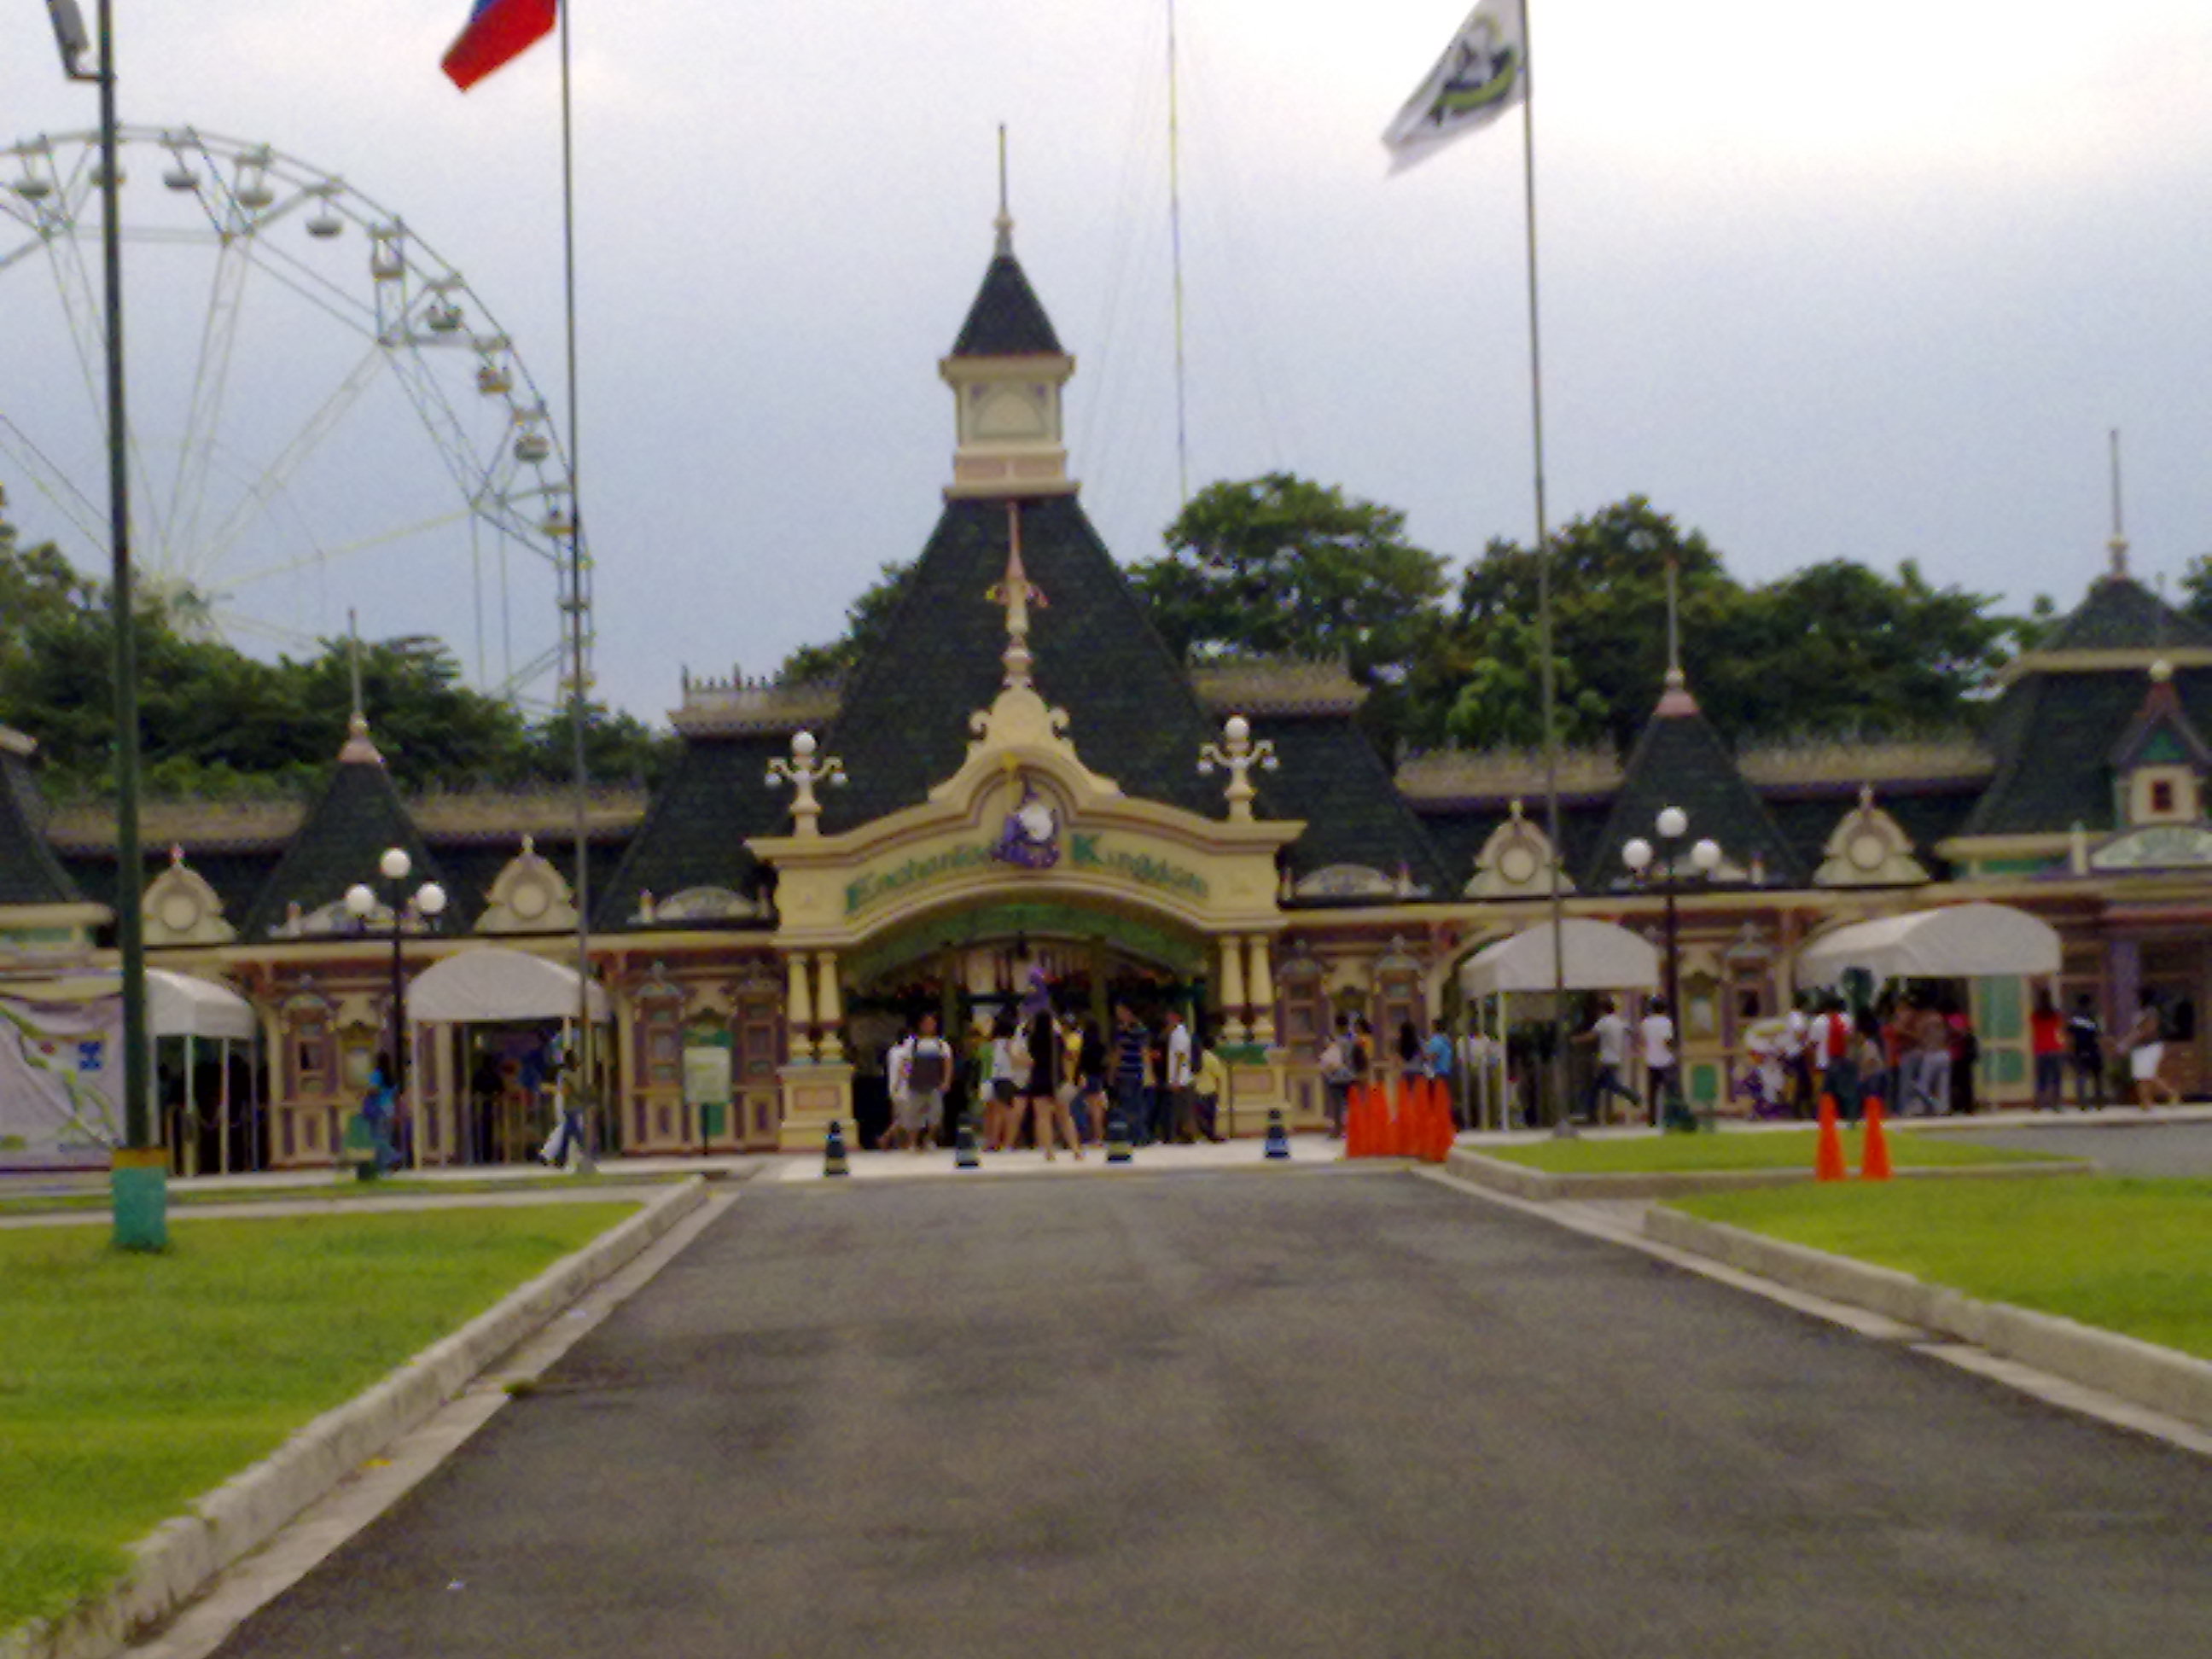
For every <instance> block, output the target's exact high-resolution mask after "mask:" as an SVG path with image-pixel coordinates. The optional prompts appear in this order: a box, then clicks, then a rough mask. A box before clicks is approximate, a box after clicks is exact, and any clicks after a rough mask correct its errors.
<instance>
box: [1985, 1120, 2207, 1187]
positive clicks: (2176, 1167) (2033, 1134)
mask: <svg viewBox="0 0 2212 1659" xmlns="http://www.w3.org/2000/svg"><path fill="white" fill-rule="evenodd" d="M1946 1133H1950V1134H1954V1135H1955V1136H1957V1137H1958V1138H1959V1139H1961V1140H1972V1141H1974V1142H1977V1143H1978V1144H1981V1145H1984V1146H2020V1147H2025V1148H2026V1149H2027V1150H2028V1151H2030V1152H2057V1153H2058V1154H2060V1155H2061V1156H2062V1157H2065V1158H2094V1159H2095V1160H2096V1161H2097V1162H2098V1163H2100V1164H2103V1165H2104V1166H2105V1168H2106V1170H2110V1171H2111V1172H2112V1174H2114V1175H2125V1176H2212V1123H2157V1122H2149V1123H2135V1122H2130V1121H2128V1119H2126V1118H2125V1117H2118V1118H2110V1119H2106V1120H2104V1121H2100V1122H2097V1123H2070V1124H2069V1122H2067V1121H2066V1119H2065V1118H2064V1117H2063V1116H2059V1117H2056V1118H2052V1119H2051V1120H2050V1121H2046V1122H2042V1123H2035V1124H2022V1125H2020V1126H2017V1127H2005V1128H2002V1129H1971V1130H1969V1129H1954V1130H1948V1131H1947V1132H1946Z"/></svg>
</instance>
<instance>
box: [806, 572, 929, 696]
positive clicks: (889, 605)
mask: <svg viewBox="0 0 2212 1659" xmlns="http://www.w3.org/2000/svg"><path fill="white" fill-rule="evenodd" d="M914 570H915V561H914V560H912V559H904V560H885V561H884V565H883V568H882V569H881V571H880V572H879V573H878V575H877V577H876V580H874V581H873V582H872V583H871V584H870V585H869V586H868V588H867V590H866V592H863V593H862V594H861V595H860V598H859V599H855V600H854V601H853V603H852V605H850V606H849V607H848V609H847V611H846V612H845V631H844V632H843V633H842V634H841V635H838V636H837V638H836V639H834V640H832V641H830V642H829V644H827V645H802V646H800V647H799V649H798V650H796V651H794V652H793V653H791V654H790V655H789V656H787V657H786V658H785V659H783V667H782V668H781V670H780V671H779V678H781V679H783V680H784V681H785V682H787V684H805V683H806V682H809V681H812V680H835V679H842V678H844V677H845V676H846V675H848V674H849V673H851V672H852V671H853V670H854V667H855V666H856V665H858V664H859V663H860V659H862V658H864V657H866V655H867V654H868V653H870V652H872V651H873V650H874V649H875V648H876V647H878V646H879V645H881V644H882V643H883V641H884V636H885V635H888V634H889V633H890V624H891V617H892V615H893V613H894V612H896V611H897V610H898V608H899V604H900V602H901V601H902V600H903V599H905V598H906V591H907V589H908V588H909V587H910V586H913V585H914Z"/></svg>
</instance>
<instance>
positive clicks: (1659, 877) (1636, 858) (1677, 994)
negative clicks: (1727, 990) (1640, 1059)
mask: <svg viewBox="0 0 2212 1659" xmlns="http://www.w3.org/2000/svg"><path fill="white" fill-rule="evenodd" d="M1652 829H1653V830H1654V831H1655V832H1656V835H1657V836H1658V838H1659V845H1658V847H1657V848H1654V847H1653V846H1652V844H1651V843H1650V842H1648V841H1646V840H1644V837H1643V836H1636V837H1634V838H1633V839H1632V840H1631V841H1630V842H1628V843H1627V844H1626V846H1624V847H1623V848H1621V849H1620V860H1621V862H1622V863H1623V864H1626V866H1628V872H1629V874H1630V875H1631V876H1632V877H1633V878H1635V880H1636V882H1637V883H1638V885H1640V886H1645V887H1652V886H1656V887H1657V888H1658V890H1659V891H1660V893H1661V895H1662V897H1663V899H1664V902H1665V906H1666V910H1665V915H1666V922H1665V927H1666V945H1667V1015H1668V1018H1669V1019H1671V1020H1672V1021H1673V1022H1674V1079H1673V1087H1672V1088H1671V1090H1670V1091H1668V1098H1667V1100H1666V1101H1665V1103H1664V1107H1663V1110H1664V1115H1663V1116H1662V1108H1661V1106H1660V1104H1659V1103H1655V1104H1654V1107H1653V1110H1652V1125H1653V1127H1658V1126H1659V1125H1660V1124H1661V1123H1662V1122H1663V1123H1664V1124H1665V1125H1666V1127H1668V1128H1692V1129H1694V1128H1695V1127H1697V1120H1696V1119H1695V1118H1693V1117H1692V1116H1690V1115H1689V1112H1688V1110H1687V1109H1686V1107H1685V1105H1684V1104H1683V1100H1682V1050H1683V1048H1684V1046H1685V1044H1684V1038H1685V1036H1686V1034H1687V1033H1686V1026H1685V1023H1684V1021H1683V1018H1682V957H1681V946H1680V940H1679V939H1678V937H1677V934H1676V931H1675V929H1676V916H1675V909H1674V897H1675V895H1676V894H1677V893H1679V892H1680V890H1682V887H1683V886H1684V884H1686V881H1687V880H1688V879H1691V878H1694V879H1696V880H1699V881H1704V880H1705V879H1706V878H1708V877H1710V876H1711V874H1712V873H1713V872H1714V871H1716V870H1717V869H1719V868H1720V867H1721V848H1720V843H1719V842H1717V841H1714V840H1713V839H1711V837H1710V836H1706V837H1704V838H1701V839H1700V840H1699V841H1698V842H1697V843H1696V844H1695V845H1693V846H1692V848H1690V849H1689V864H1690V873H1689V876H1688V877H1686V876H1685V875H1684V873H1683V871H1682V854H1681V846H1682V842H1683V841H1684V840H1685V839H1686V837H1687V836H1689V833H1690V815H1689V814H1688V813H1687V812H1685V811H1683V810H1682V809H1681V808H1680V807H1679V806H1662V808H1660V809H1659V816H1658V817H1657V818H1656V819H1655V820H1654V822H1653V823H1652ZM1655 862H1656V866H1657V873H1656V874H1655V873H1654V871H1653V866H1654V864H1655Z"/></svg>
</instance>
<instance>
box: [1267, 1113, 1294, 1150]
mask: <svg viewBox="0 0 2212 1659" xmlns="http://www.w3.org/2000/svg"><path fill="white" fill-rule="evenodd" d="M1290 1155H1291V1137H1290V1136H1289V1134H1288V1133H1285V1130H1284V1128H1283V1109H1282V1108H1281V1107H1279V1106H1270V1107H1269V1108H1268V1109H1267V1156H1268V1157H1269V1158H1288V1157H1289V1156H1290Z"/></svg>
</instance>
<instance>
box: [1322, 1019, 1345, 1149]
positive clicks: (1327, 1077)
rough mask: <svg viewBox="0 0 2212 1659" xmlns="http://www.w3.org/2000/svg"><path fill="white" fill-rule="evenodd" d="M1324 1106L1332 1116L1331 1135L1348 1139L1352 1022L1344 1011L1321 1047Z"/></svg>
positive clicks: (1330, 1123) (1331, 1137)
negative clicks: (1347, 1113)
mask: <svg viewBox="0 0 2212 1659" xmlns="http://www.w3.org/2000/svg"><path fill="white" fill-rule="evenodd" d="M1321 1086H1322V1109H1323V1110H1324V1112H1325V1113H1326V1114H1327V1115H1328V1138H1329V1139H1331V1140H1341V1139H1344V1117H1345V1110H1346V1105H1347V1103H1349V1102H1350V1100H1351V1097H1352V1022H1351V1021H1350V1020H1348V1019H1346V1018H1343V1017H1342V1016H1341V1015H1340V1016H1339V1017H1338V1018H1337V1022H1336V1030H1334V1032H1332V1033H1331V1034H1330V1036H1329V1039H1328V1043H1327V1044H1326V1045H1325V1046H1324V1047H1323V1048H1322V1051H1321Z"/></svg>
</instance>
